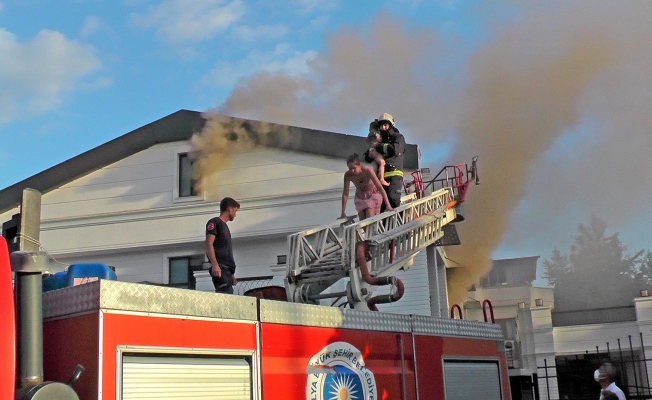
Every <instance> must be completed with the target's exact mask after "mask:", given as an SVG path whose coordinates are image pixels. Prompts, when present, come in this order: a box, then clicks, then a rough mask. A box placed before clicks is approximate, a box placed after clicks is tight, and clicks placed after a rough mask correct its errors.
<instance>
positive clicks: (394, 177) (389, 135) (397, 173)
mask: <svg viewBox="0 0 652 400" xmlns="http://www.w3.org/2000/svg"><path fill="white" fill-rule="evenodd" d="M372 124H373V122H372ZM378 130H379V132H380V137H381V142H380V143H378V144H377V145H376V146H375V149H376V152H377V153H378V154H380V155H381V156H383V158H384V159H385V174H384V175H385V180H386V181H387V182H389V185H388V186H384V187H383V189H385V193H386V194H387V198H388V199H389V203H390V204H391V206H392V207H393V208H396V207H398V206H400V205H401V190H402V189H403V153H405V138H404V137H403V135H402V134H401V132H399V130H398V129H397V128H396V126H394V118H393V117H392V116H391V115H389V114H387V113H383V114H381V115H380V117H379V118H378ZM365 161H367V162H369V163H370V162H372V161H373V160H369V159H366V160H365ZM383 211H385V204H382V206H381V212H383Z"/></svg>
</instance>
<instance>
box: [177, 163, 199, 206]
mask: <svg viewBox="0 0 652 400" xmlns="http://www.w3.org/2000/svg"><path fill="white" fill-rule="evenodd" d="M192 164H193V160H192V158H190V155H189V154H188V153H183V154H179V197H191V196H197V192H196V191H195V180H194V179H192Z"/></svg>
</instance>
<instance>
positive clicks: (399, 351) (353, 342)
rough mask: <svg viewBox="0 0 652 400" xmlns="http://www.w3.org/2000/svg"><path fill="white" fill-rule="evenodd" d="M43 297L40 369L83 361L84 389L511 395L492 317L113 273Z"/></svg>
mask: <svg viewBox="0 0 652 400" xmlns="http://www.w3.org/2000/svg"><path fill="white" fill-rule="evenodd" d="M43 305H44V308H43V317H44V327H43V328H44V330H43V338H44V349H43V354H44V374H45V379H46V380H53V381H66V380H67V379H68V377H69V374H70V371H71V370H72V369H74V367H75V365H77V364H82V365H84V367H85V368H86V371H85V373H84V375H83V377H82V378H81V379H80V380H79V382H78V383H77V384H76V385H75V390H76V391H77V393H78V394H79V397H80V398H82V399H90V400H93V399H98V400H102V399H136V398H138V399H161V398H188V399H200V398H206V399H222V398H224V399H232V398H233V399H236V398H237V399H241V398H242V399H264V400H274V399H310V400H312V399H315V400H317V399H351V400H352V399H374V400H375V399H406V400H407V399H422V400H423V399H464V398H471V397H468V396H474V395H475V396H476V397H475V398H483V399H502V400H510V399H511V397H510V394H509V380H508V377H507V367H506V362H505V356H504V347H503V341H502V339H501V338H502V334H501V331H500V328H499V327H498V326H497V325H493V324H487V323H481V322H474V321H463V320H455V319H449V318H432V317H426V316H414V315H413V316H410V315H399V314H388V313H380V312H371V311H359V310H351V309H340V308H334V307H325V306H316V305H306V304H296V303H289V302H282V301H273V300H262V299H256V298H253V297H246V296H231V295H220V294H215V293H205V292H197V291H190V290H184V289H175V288H168V287H160V286H152V285H142V284H133V283H125V282H117V281H108V280H100V281H96V282H92V283H87V284H83V285H80V286H74V287H68V288H64V289H60V290H55V291H51V292H47V293H44V294H43ZM478 395H479V396H480V397H477V396H478ZM166 396H167V397H166Z"/></svg>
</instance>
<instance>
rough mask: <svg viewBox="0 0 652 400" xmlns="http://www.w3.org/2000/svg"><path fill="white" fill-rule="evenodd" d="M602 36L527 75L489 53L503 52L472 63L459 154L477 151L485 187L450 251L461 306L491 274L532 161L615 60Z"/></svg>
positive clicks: (454, 293) (452, 288)
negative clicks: (458, 244)
mask: <svg viewBox="0 0 652 400" xmlns="http://www.w3.org/2000/svg"><path fill="white" fill-rule="evenodd" d="M601 39H602V38H601V37H599V36H597V37H587V38H577V41H576V42H575V43H572V44H571V45H569V46H568V47H567V48H566V49H564V50H563V51H560V52H559V53H558V54H557V55H556V56H554V57H550V58H547V59H541V60H539V62H538V63H536V64H535V65H532V66H530V68H529V69H527V70H521V69H519V68H515V67H514V66H513V65H510V64H504V63H503V64H496V63H495V59H494V58H493V57H492V56H493V54H495V53H496V52H498V53H500V51H496V50H494V49H486V50H485V51H487V52H488V53H489V54H486V53H485V54H486V55H485V54H480V55H479V56H478V57H477V59H476V60H475V65H474V68H473V70H472V78H471V79H472V82H471V85H470V87H472V88H473V90H472V91H470V92H469V93H468V95H469V96H470V98H469V103H468V105H469V108H468V109H467V110H466V113H465V115H464V118H463V121H464V122H463V123H462V124H461V126H460V133H461V135H460V136H461V140H460V146H459V148H460V150H459V151H458V154H464V153H465V152H466V153H468V151H469V149H473V148H475V149H477V151H478V153H479V155H480V159H481V165H482V169H481V172H482V174H481V176H482V183H483V185H482V186H479V187H474V188H472V190H473V191H474V192H473V193H472V194H471V195H469V201H468V202H467V203H466V205H465V208H464V213H465V217H466V218H468V220H469V221H470V222H468V223H466V224H458V225H459V234H460V235H461V237H463V238H464V246H463V247H461V248H455V247H453V248H451V251H450V253H449V255H450V256H451V259H453V260H454V261H455V263H457V264H458V266H459V267H458V268H456V269H454V270H453V271H452V273H451V274H450V279H449V281H448V284H449V296H450V298H451V301H453V302H460V301H463V300H464V298H465V297H466V291H467V289H468V288H469V287H470V286H471V285H472V284H475V283H477V281H478V279H479V278H481V277H482V276H484V275H485V274H486V273H487V272H489V270H490V268H491V253H492V251H493V250H494V248H495V247H496V246H497V245H498V244H499V241H500V239H501V237H502V233H503V231H504V230H505V224H506V221H507V218H508V217H509V215H510V213H511V211H512V210H514V209H515V208H516V206H517V205H518V202H519V201H520V199H521V198H522V196H523V194H524V193H523V191H524V189H525V185H524V182H525V181H526V177H527V175H528V174H529V173H530V171H529V165H530V163H531V161H532V160H535V159H537V158H539V157H540V156H541V155H542V153H543V152H544V151H545V150H546V149H548V148H549V147H550V146H551V145H552V143H553V142H554V140H555V139H556V138H557V137H558V136H559V135H560V134H561V133H562V132H564V131H565V130H566V129H570V128H572V127H573V126H575V125H576V124H578V123H579V121H580V119H581V118H582V114H581V113H580V112H579V109H578V107H577V104H578V100H579V99H580V98H581V96H582V95H583V94H584V93H585V92H586V90H587V88H588V87H589V86H590V85H591V84H592V83H594V82H595V79H596V76H597V75H598V74H599V73H601V72H603V71H604V70H605V69H606V68H607V67H609V66H610V65H611V63H612V62H613V61H614V59H615V54H614V53H613V51H611V49H609V48H608V47H606V46H605V45H604V44H603V41H602V40H601ZM501 44H502V43H501ZM498 45H500V44H498ZM470 250H472V251H470Z"/></svg>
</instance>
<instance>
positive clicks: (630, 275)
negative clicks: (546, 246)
mask: <svg viewBox="0 0 652 400" xmlns="http://www.w3.org/2000/svg"><path fill="white" fill-rule="evenodd" d="M606 228H607V226H606V224H605V223H604V221H602V220H600V219H599V218H598V217H596V216H591V220H590V221H589V224H588V225H583V224H579V225H578V229H577V230H578V234H577V235H575V236H572V238H573V244H572V245H571V248H570V253H569V254H562V253H561V252H560V251H559V250H557V249H554V250H553V252H552V255H551V257H550V260H546V261H544V262H543V266H544V268H545V271H546V278H548V280H549V282H550V283H551V284H553V285H554V288H555V309H556V310H558V311H561V310H583V309H595V308H604V307H618V306H625V305H631V304H632V299H633V298H634V297H636V296H638V294H639V290H640V289H644V288H647V287H648V286H649V285H650V283H652V253H650V251H649V250H648V251H647V252H645V251H643V250H641V251H638V252H636V253H634V254H627V248H626V247H625V246H624V245H623V244H622V242H621V241H620V239H619V238H618V234H617V233H615V234H613V235H611V236H607V235H606Z"/></svg>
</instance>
